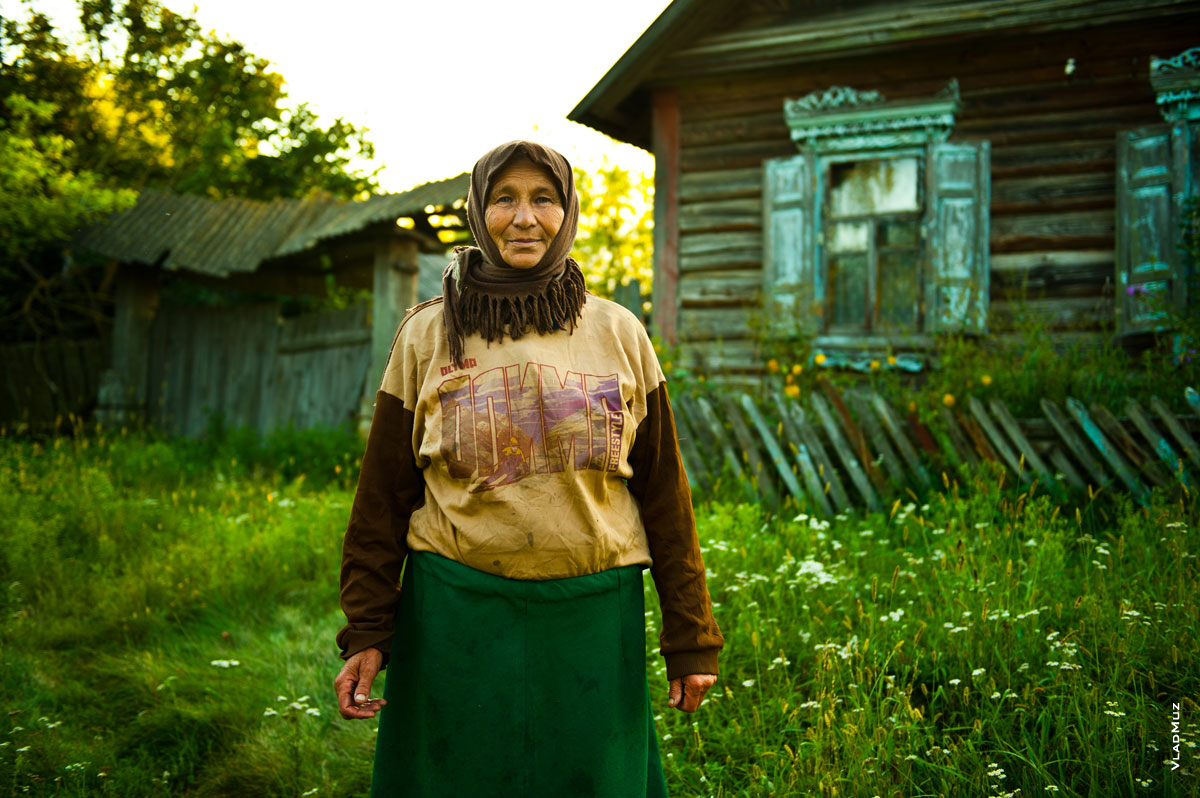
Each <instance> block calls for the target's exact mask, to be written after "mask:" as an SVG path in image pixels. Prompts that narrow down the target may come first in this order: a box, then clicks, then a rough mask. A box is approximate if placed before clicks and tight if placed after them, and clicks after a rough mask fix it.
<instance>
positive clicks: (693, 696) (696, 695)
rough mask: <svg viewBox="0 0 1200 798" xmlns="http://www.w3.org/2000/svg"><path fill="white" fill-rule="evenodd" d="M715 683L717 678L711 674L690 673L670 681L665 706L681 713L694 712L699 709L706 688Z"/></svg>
mask: <svg viewBox="0 0 1200 798" xmlns="http://www.w3.org/2000/svg"><path fill="white" fill-rule="evenodd" d="M716 682H717V677H716V676H715V675H713V674H711V673H690V674H688V675H687V676H681V677H679V678H678V679H672V680H671V691H670V695H669V696H668V700H667V704H668V706H672V707H675V708H676V709H678V710H681V711H683V712H695V711H696V710H697V709H699V708H700V702H701V701H703V700H704V694H705V693H707V692H708V688H710V687H712V686H713V685H714V684H716Z"/></svg>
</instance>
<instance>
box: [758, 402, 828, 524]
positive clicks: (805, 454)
mask: <svg viewBox="0 0 1200 798" xmlns="http://www.w3.org/2000/svg"><path fill="white" fill-rule="evenodd" d="M771 399H772V400H773V401H774V403H775V409H776V411H777V412H778V413H779V422H780V423H781V424H782V425H783V434H784V435H786V436H787V440H788V441H789V442H790V443H789V448H790V449H791V452H792V458H793V459H794V460H795V461H796V465H797V467H799V469H800V475H801V476H802V477H803V478H804V485H805V487H806V488H808V494H809V495H810V496H812V498H813V500H814V501H815V502H816V503H817V504H818V505H819V506H820V510H821V512H822V514H823V515H826V516H830V515H833V506H832V505H831V504H830V503H829V497H828V496H826V495H825V494H826V492H827V491H828V490H829V487H828V486H829V483H822V482H821V476H820V474H818V473H817V466H815V465H814V464H813V458H812V456H811V454H810V453H809V451H808V446H807V445H805V443H804V439H803V438H802V437H801V435H800V428H799V425H798V424H796V422H795V420H794V419H793V418H792V414H791V413H790V412H789V410H788V407H787V400H786V399H784V398H783V396H782V395H781V394H779V393H775V394H773V395H772V396H771Z"/></svg>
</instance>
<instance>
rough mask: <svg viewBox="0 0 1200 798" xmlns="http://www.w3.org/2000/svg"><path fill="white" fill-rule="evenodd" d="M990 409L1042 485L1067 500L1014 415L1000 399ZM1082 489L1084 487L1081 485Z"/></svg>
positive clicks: (991, 403) (995, 400) (992, 402)
mask: <svg viewBox="0 0 1200 798" xmlns="http://www.w3.org/2000/svg"><path fill="white" fill-rule="evenodd" d="M988 407H989V408H990V409H991V411H992V415H993V416H994V417H995V418H996V420H997V421H999V422H1000V426H1001V427H1003V428H1004V431H1005V432H1006V433H1008V437H1009V438H1010V439H1011V440H1012V442H1013V445H1014V446H1016V447H1017V450H1018V451H1019V452H1020V453H1021V454H1022V455H1024V457H1025V462H1026V463H1028V464H1029V466H1030V467H1031V468H1032V469H1033V470H1034V471H1035V472H1036V473H1037V474H1038V476H1039V477H1041V481H1042V483H1043V484H1044V485H1045V487H1046V489H1047V490H1049V491H1050V492H1051V493H1052V494H1054V495H1055V496H1057V497H1058V498H1065V494H1064V491H1063V489H1062V486H1061V485H1059V484H1058V480H1056V479H1055V478H1054V474H1053V473H1052V472H1051V471H1050V469H1049V468H1047V467H1046V461H1044V460H1043V459H1042V457H1041V455H1039V454H1038V453H1037V450H1036V449H1035V448H1034V447H1033V445H1032V444H1031V443H1030V442H1029V439H1028V438H1026V437H1025V433H1024V432H1022V431H1021V425H1020V424H1018V423H1017V420H1016V419H1015V418H1013V414H1012V413H1010V412H1009V410H1008V407H1007V406H1005V404H1004V402H1001V401H1000V400H999V399H992V400H991V401H989V402H988ZM1080 487H1083V486H1082V485H1080Z"/></svg>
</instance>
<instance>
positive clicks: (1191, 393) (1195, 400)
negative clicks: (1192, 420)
mask: <svg viewBox="0 0 1200 798" xmlns="http://www.w3.org/2000/svg"><path fill="white" fill-rule="evenodd" d="M1183 395H1184V397H1185V398H1186V399H1187V403H1188V406H1189V407H1191V408H1192V412H1193V413H1195V414H1196V418H1200V393H1197V392H1196V389H1195V388H1188V389H1187V390H1185V391H1184V392H1183Z"/></svg>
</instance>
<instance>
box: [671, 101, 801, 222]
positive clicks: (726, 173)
mask: <svg viewBox="0 0 1200 798" xmlns="http://www.w3.org/2000/svg"><path fill="white" fill-rule="evenodd" d="M780 119H781V120H782V116H780ZM762 180H763V170H762V167H759V166H756V167H752V168H750V169H723V170H720V171H716V172H691V173H689V174H685V175H682V176H681V177H680V179H679V201H680V202H681V203H685V202H711V201H713V200H723V199H738V198H741V197H748V198H757V199H759V200H760V201H761V199H762V188H763V185H762Z"/></svg>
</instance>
